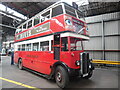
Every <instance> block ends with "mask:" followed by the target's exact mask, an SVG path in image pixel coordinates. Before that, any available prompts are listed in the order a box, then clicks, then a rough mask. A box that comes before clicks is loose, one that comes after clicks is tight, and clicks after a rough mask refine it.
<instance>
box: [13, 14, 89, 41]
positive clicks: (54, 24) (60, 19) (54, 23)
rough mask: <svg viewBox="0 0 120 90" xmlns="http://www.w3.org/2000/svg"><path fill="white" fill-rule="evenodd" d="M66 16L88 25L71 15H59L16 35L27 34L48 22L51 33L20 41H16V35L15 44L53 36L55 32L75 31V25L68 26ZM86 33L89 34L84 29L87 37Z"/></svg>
mask: <svg viewBox="0 0 120 90" xmlns="http://www.w3.org/2000/svg"><path fill="white" fill-rule="evenodd" d="M65 16H69V17H71V18H73V19H76V20H78V21H80V22H82V23H84V24H86V23H85V22H83V21H81V20H79V19H77V18H75V17H72V16H70V15H66V14H65V15H64V14H63V15H59V16H56V17H53V18H52V19H50V20H47V21H45V22H42V23H40V24H37V25H35V26H34V27H31V28H29V29H27V30H24V31H22V32H20V33H18V34H16V35H19V34H22V33H23V32H26V31H28V30H32V29H34V28H35V27H38V26H40V25H43V24H45V23H48V22H50V31H47V32H44V33H40V34H36V35H32V36H29V37H26V38H22V39H19V40H16V35H15V42H18V41H23V40H27V39H31V38H35V37H39V36H44V35H48V34H52V33H55V32H61V31H74V27H73V25H66V23H65V19H66V18H64V17H65ZM70 20H71V21H72V19H70ZM72 23H73V21H72ZM59 24H60V25H59ZM73 24H74V23H73ZM67 26H68V27H70V28H69V29H68V28H66V27H67ZM85 27H86V26H85ZM86 32H87V31H86V29H84V35H87V34H86Z"/></svg>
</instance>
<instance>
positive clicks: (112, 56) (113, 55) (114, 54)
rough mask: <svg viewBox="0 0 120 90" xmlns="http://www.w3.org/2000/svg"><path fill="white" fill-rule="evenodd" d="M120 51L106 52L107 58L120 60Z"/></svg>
mask: <svg viewBox="0 0 120 90" xmlns="http://www.w3.org/2000/svg"><path fill="white" fill-rule="evenodd" d="M119 55H120V52H105V59H106V60H110V61H120V57H119Z"/></svg>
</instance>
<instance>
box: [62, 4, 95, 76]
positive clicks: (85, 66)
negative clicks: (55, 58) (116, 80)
mask: <svg viewBox="0 0 120 90" xmlns="http://www.w3.org/2000/svg"><path fill="white" fill-rule="evenodd" d="M64 12H65V14H64V22H65V31H68V32H65V33H62V34H61V53H60V56H61V58H60V60H61V61H62V62H64V63H66V64H67V66H68V67H69V71H70V72H69V73H70V76H76V75H77V76H82V77H83V78H90V77H91V76H92V71H93V69H94V66H93V64H92V62H91V60H90V59H89V53H85V52H84V45H83V43H84V41H87V40H89V33H88V30H87V25H86V23H85V20H84V15H83V13H82V12H81V11H79V10H77V9H75V8H73V7H72V6H70V5H67V4H66V3H65V4H64Z"/></svg>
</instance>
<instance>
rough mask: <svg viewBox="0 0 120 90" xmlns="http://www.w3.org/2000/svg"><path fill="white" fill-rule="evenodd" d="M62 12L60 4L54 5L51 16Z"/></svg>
mask: <svg viewBox="0 0 120 90" xmlns="http://www.w3.org/2000/svg"><path fill="white" fill-rule="evenodd" d="M60 14H63V9H62V5H59V6H57V7H54V8H53V9H52V17H55V16H57V15H60Z"/></svg>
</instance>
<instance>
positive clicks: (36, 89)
mask: <svg viewBox="0 0 120 90" xmlns="http://www.w3.org/2000/svg"><path fill="white" fill-rule="evenodd" d="M0 79H1V80H4V81H7V82H10V83H14V84H17V85H20V86H23V87H26V88H31V89H33V90H41V89H39V88H36V87H32V86H29V85H26V84H23V83H20V82H16V81H13V80H9V79H6V78H3V77H0Z"/></svg>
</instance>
